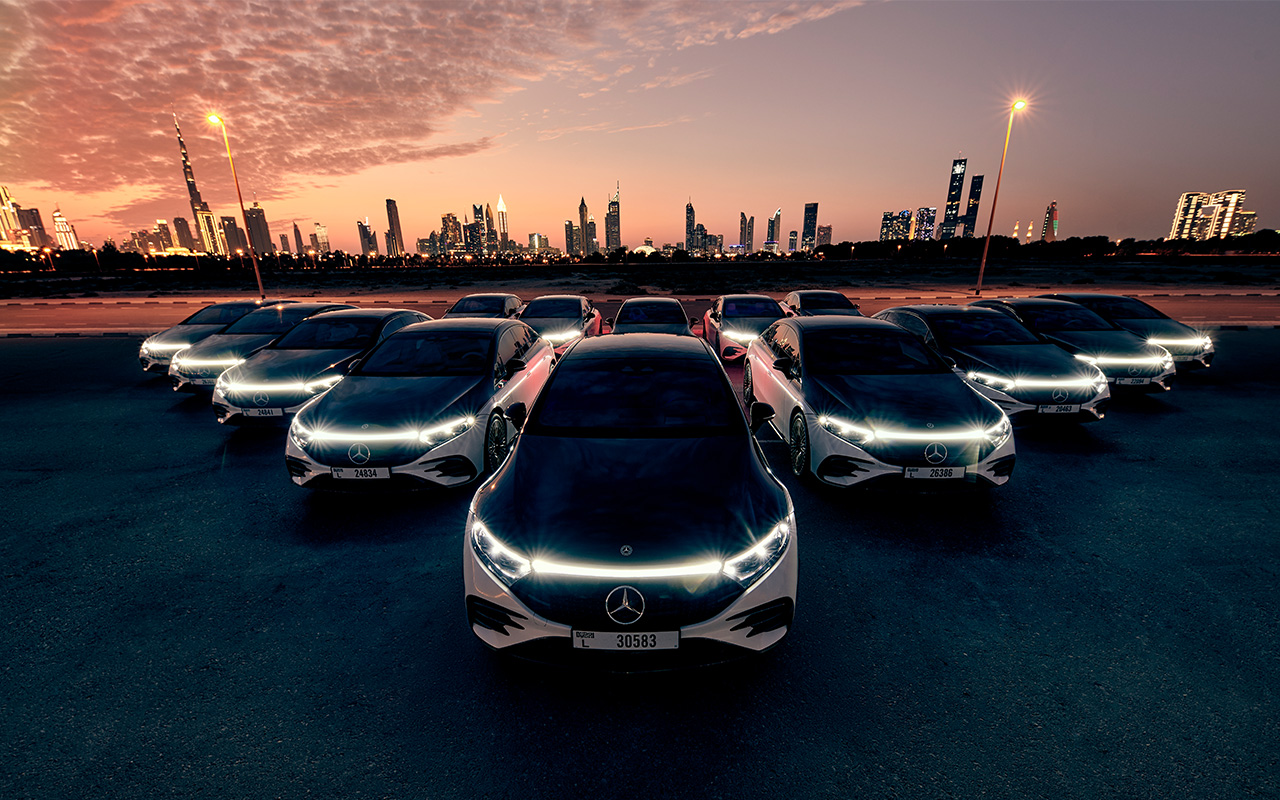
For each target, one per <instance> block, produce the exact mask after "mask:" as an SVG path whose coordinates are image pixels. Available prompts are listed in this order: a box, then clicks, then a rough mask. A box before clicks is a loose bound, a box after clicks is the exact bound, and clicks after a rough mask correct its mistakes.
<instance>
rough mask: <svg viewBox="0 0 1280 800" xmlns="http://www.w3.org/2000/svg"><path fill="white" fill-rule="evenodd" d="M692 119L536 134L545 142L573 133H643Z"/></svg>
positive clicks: (580, 127)
mask: <svg viewBox="0 0 1280 800" xmlns="http://www.w3.org/2000/svg"><path fill="white" fill-rule="evenodd" d="M692 119H693V118H692V117H688V116H683V117H674V118H672V119H664V120H658V121H656V122H646V123H643V124H640V125H617V124H614V123H610V122H596V123H593V124H591V125H572V126H567V127H564V128H548V129H547V130H543V131H539V132H538V140H539V141H543V142H546V141H550V140H552V139H559V138H560V137H561V136H568V135H570V134H575V133H625V132H627V131H643V130H648V129H650V128H666V127H669V126H671V125H680V124H682V123H685V122H690V121H691V120H692Z"/></svg>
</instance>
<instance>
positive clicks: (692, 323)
mask: <svg viewBox="0 0 1280 800" xmlns="http://www.w3.org/2000/svg"><path fill="white" fill-rule="evenodd" d="M697 324H698V318H697V317H689V327H690V328H692V327H693V326H695V325H697Z"/></svg>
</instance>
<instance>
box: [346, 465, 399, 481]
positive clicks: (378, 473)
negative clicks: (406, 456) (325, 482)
mask: <svg viewBox="0 0 1280 800" xmlns="http://www.w3.org/2000/svg"><path fill="white" fill-rule="evenodd" d="M333 477H335V478H339V479H341V480H375V479H378V478H390V477H391V468H390V467H333Z"/></svg>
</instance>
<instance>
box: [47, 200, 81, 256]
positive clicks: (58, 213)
mask: <svg viewBox="0 0 1280 800" xmlns="http://www.w3.org/2000/svg"><path fill="white" fill-rule="evenodd" d="M53 235H54V236H56V237H57V238H58V246H59V247H61V248H62V249H63V250H79V249H80V239H79V238H77V237H76V229H75V228H73V227H72V226H71V223H70V222H67V218H66V217H64V216H62V209H60V208H58V207H57V206H54V207H53Z"/></svg>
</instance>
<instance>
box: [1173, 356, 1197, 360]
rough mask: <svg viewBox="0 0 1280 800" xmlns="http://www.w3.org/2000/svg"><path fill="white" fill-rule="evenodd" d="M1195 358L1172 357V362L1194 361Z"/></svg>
mask: <svg viewBox="0 0 1280 800" xmlns="http://www.w3.org/2000/svg"><path fill="white" fill-rule="evenodd" d="M1195 358H1196V357H1195V356H1174V357H1173V360H1174V361H1195Z"/></svg>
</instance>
